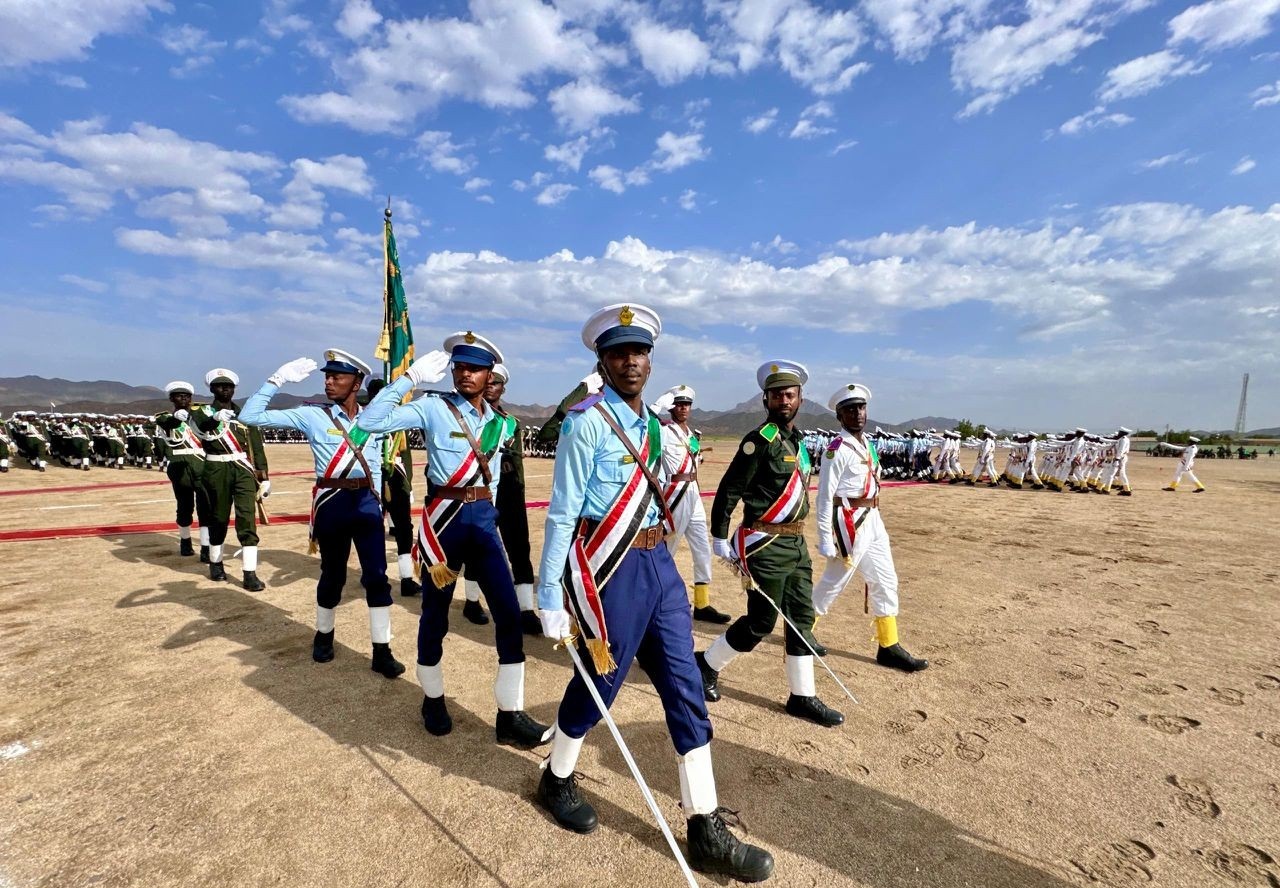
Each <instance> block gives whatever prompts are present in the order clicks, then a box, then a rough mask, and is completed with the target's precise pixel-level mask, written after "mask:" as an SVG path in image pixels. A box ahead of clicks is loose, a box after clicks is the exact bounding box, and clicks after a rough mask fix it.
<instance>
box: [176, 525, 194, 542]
mask: <svg viewBox="0 0 1280 888" xmlns="http://www.w3.org/2000/svg"><path fill="white" fill-rule="evenodd" d="M178 539H180V540H189V539H191V528H190V527H179V528H178Z"/></svg>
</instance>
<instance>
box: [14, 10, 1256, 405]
mask: <svg viewBox="0 0 1280 888" xmlns="http://www.w3.org/2000/svg"><path fill="white" fill-rule="evenodd" d="M51 23H57V27H53V26H51ZM1278 31H1280V0H1206V2H1200V3H1193V2H1186V0H1178V2H1153V0H1020V2H999V0H865V2H862V3H858V4H838V5H837V4H822V3H817V2H813V0H745V2H723V0H706V2H703V3H695V2H691V3H679V2H660V3H657V4H642V3H602V2H598V0H566V2H562V3H555V4H552V3H542V2H536V0H474V2H471V3H469V4H467V3H457V2H455V3H432V4H411V3H404V2H400V3H391V2H382V0H372V2H370V0H333V2H317V3H301V2H297V3H294V2H287V0H267V2H265V3H260V4H255V3H248V2H246V3H236V4H217V5H214V4H203V3H197V4H188V3H167V2H164V0H42V2H40V3H35V2H31V3H27V2H17V3H9V4H5V5H4V6H2V7H0V193H2V194H3V203H2V204H0V207H2V208H0V214H3V216H2V218H3V225H2V226H0V262H2V263H3V267H4V268H5V271H6V274H5V275H4V280H3V282H0V317H3V318H4V322H3V324H2V325H0V375H19V374H23V373H37V374H41V375H45V376H52V375H59V376H64V377H70V378H113V379H121V380H125V381H127V382H132V383H151V384H163V383H164V382H165V381H166V380H168V379H171V378H175V377H186V378H191V377H199V376H201V375H202V374H203V372H204V371H205V370H207V369H208V368H209V367H212V366H215V365H224V366H230V367H233V368H235V369H236V370H237V371H238V372H239V373H240V374H241V376H242V378H243V379H244V381H245V382H244V387H251V386H253V385H255V384H256V381H257V380H259V379H261V378H263V377H265V376H266V375H267V374H268V373H270V372H271V371H272V370H273V369H275V367H276V366H277V365H279V364H280V363H283V362H284V361H286V360H288V359H290V358H293V357H296V356H298V355H302V354H310V355H313V356H314V355H318V354H319V352H320V351H321V350H322V349H324V348H325V347H328V346H330V345H338V346H343V347H347V348H351V349H354V350H356V351H358V352H362V353H365V354H369V353H371V352H372V348H373V344H374V342H375V341H376V337H377V328H378V325H379V322H380V316H381V305H380V303H381V286H382V284H381V261H382V260H381V240H380V237H381V210H382V206H383V205H384V204H385V201H386V196H387V195H388V194H390V195H391V196H392V200H393V209H394V210H395V223H396V232H397V237H398V239H399V242H400V253H401V260H402V267H403V269H404V272H405V276H406V286H407V289H408V291H409V298H410V306H411V311H412V318H413V323H414V328H415V332H416V333H417V339H418V347H419V349H420V350H423V349H425V348H428V347H434V346H435V345H436V344H438V341H439V340H440V339H441V338H443V336H444V335H446V334H447V333H449V332H451V331H453V330H457V329H463V328H472V329H475V330H477V331H478V332H483V333H485V334H486V335H489V336H490V337H491V338H493V339H495V340H496V341H497V342H498V343H499V344H500V345H501V346H502V347H503V348H504V349H505V350H506V352H507V356H508V363H509V365H510V366H511V370H512V374H513V379H512V383H511V385H510V387H509V396H510V397H511V399H512V400H514V401H519V402H524V403H528V402H533V401H538V402H542V403H547V402H552V401H554V400H556V399H557V398H558V397H559V396H560V394H562V393H563V392H564V391H565V390H567V389H568V388H569V387H571V386H572V385H573V384H574V383H576V381H577V380H578V379H579V378H581V377H582V375H583V374H584V373H586V372H587V371H588V370H589V369H590V365H591V356H590V355H589V354H588V353H587V352H586V351H585V350H584V349H583V348H582V347H581V344H580V343H579V341H578V329H579V327H580V325H581V320H582V319H583V318H584V317H585V315H586V314H587V313H588V312H589V311H590V310H592V309H594V308H595V307H598V306H600V305H604V304H607V303H610V302H622V301H632V302H640V303H645V304H648V305H651V306H653V307H655V308H657V309H658V310H659V311H660V312H661V314H662V316H663V318H664V322H665V324H666V333H665V334H664V336H663V338H662V340H661V341H660V343H659V348H658V350H657V352H656V353H655V371H654V380H653V386H654V388H655V390H656V389H657V388H659V387H665V386H667V385H670V384H674V383H676V382H684V383H686V384H690V385H693V386H695V387H696V388H697V390H698V392H699V399H700V403H699V406H703V407H707V408H718V407H727V406H729V405H731V404H733V403H736V402H738V401H740V400H742V399H743V398H745V397H747V396H748V395H750V394H751V393H752V391H753V389H754V368H755V366H756V365H757V364H758V363H760V362H761V361H764V360H766V359H771V358H774V357H785V358H792V359H797V360H800V361H803V362H805V363H806V364H807V365H808V366H809V368H810V371H811V374H812V377H813V382H812V384H811V386H810V389H809V396H810V397H811V398H813V399H816V400H819V401H823V402H825V400H826V397H827V394H828V393H829V391H830V390H833V389H835V388H836V387H837V386H838V385H841V384H843V383H845V382H849V381H860V382H863V383H864V384H866V385H868V386H870V388H871V389H872V391H873V393H874V409H873V413H874V414H875V415H876V416H878V417H883V418H885V419H888V420H891V421H892V420H900V419H905V418H908V417H911V416H919V415H923V414H942V415H952V416H965V417H971V418H973V419H974V420H975V421H985V422H988V423H992V424H996V425H1002V426H1014V425H1021V426H1025V427H1036V428H1057V427H1066V426H1074V425H1076V424H1078V423H1084V424H1087V425H1089V426H1091V427H1099V428H1103V427H1108V426H1114V425H1117V424H1121V423H1123V424H1126V425H1129V426H1131V427H1137V426H1153V425H1163V424H1164V423H1166V422H1167V423H1171V424H1173V425H1174V426H1178V427H1181V426H1196V427H1229V426H1230V425H1231V424H1232V422H1233V420H1234V418H1235V406H1236V399H1237V397H1238V392H1239V384H1240V376H1241V374H1242V373H1244V372H1249V373H1251V374H1252V382H1251V406H1250V411H1249V416H1250V419H1249V425H1250V427H1259V426H1263V425H1276V424H1280V385H1277V383H1278V382H1280V335H1278V334H1280V286H1277V285H1278V283H1280V281H1277V274H1278V272H1277V270H1278V269H1280V196H1278V191H1280V189H1278V187H1277V186H1280V162H1277V160H1276V146H1277V144H1280V138H1278V136H1280V39H1278V37H1277V33H1278ZM302 388H303V389H304V390H306V391H310V390H312V389H313V388H318V386H312V387H311V388H308V387H307V386H303V387H302ZM655 394H656V391H655Z"/></svg>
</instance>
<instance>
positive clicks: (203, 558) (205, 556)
mask: <svg viewBox="0 0 1280 888" xmlns="http://www.w3.org/2000/svg"><path fill="white" fill-rule="evenodd" d="M200 563H201V564H208V563H209V547H208V546H201V547H200Z"/></svg>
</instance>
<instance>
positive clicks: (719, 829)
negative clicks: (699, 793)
mask: <svg viewBox="0 0 1280 888" xmlns="http://www.w3.org/2000/svg"><path fill="white" fill-rule="evenodd" d="M726 814H727V815H729V816H730V817H732V818H734V821H735V825H741V821H739V820H738V819H737V817H738V815H737V812H736V811H730V810H729V809H728V808H716V809H715V810H714V811H712V812H711V813H710V814H696V815H694V816H693V817H690V818H689V832H688V838H689V866H691V867H693V868H694V869H696V870H697V871H698V872H700V873H709V874H712V875H718V876H728V877H729V878H731V879H737V880H738V881H739V882H763V881H764V880H765V879H767V878H769V876H771V875H773V855H772V854H770V853H769V852H768V851H766V850H764V849H763V848H757V847H756V846H755V845H748V844H747V843H746V842H743V841H741V840H739V839H738V837H737V836H735V835H734V834H733V833H731V832H729V825H728V824H727V823H725V819H724V815H726Z"/></svg>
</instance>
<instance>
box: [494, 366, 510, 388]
mask: <svg viewBox="0 0 1280 888" xmlns="http://www.w3.org/2000/svg"><path fill="white" fill-rule="evenodd" d="M489 372H490V373H492V374H493V375H494V376H496V377H497V378H498V381H499V382H501V383H502V384H503V385H506V384H507V383H508V382H510V381H511V373H510V372H509V371H508V370H507V365H506V364H503V363H502V362H501V361H499V362H498V363H497V364H494V365H493V369H492V370H490V371H489Z"/></svg>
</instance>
